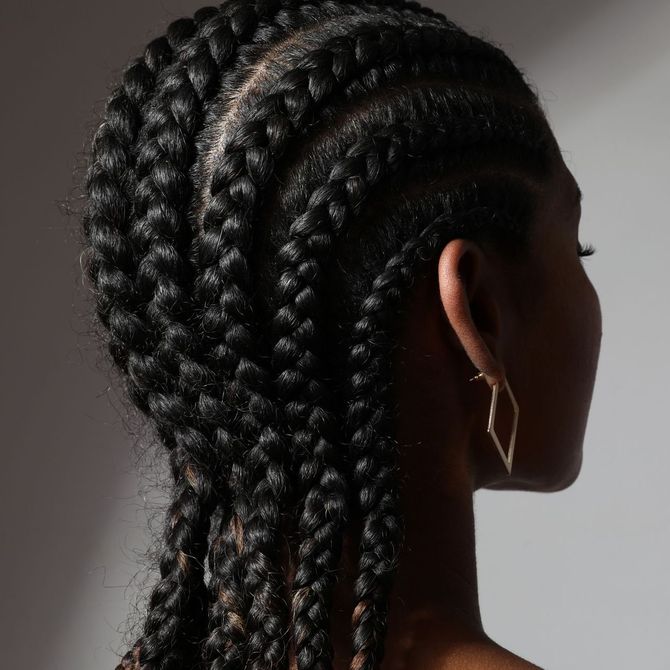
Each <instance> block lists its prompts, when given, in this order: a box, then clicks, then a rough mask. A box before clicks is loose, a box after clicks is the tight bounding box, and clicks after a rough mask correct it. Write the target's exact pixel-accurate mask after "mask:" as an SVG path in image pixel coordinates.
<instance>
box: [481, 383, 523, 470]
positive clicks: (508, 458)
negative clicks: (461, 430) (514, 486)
mask: <svg viewBox="0 0 670 670" xmlns="http://www.w3.org/2000/svg"><path fill="white" fill-rule="evenodd" d="M475 379H484V373H483V372H480V373H479V374H478V375H475V376H474V377H471V378H470V379H469V381H473V380H475ZM505 388H506V389H507V392H508V393H509V397H510V400H511V401H512V407H514V421H513V423H512V435H511V437H510V441H509V446H508V447H507V454H505V450H504V449H503V448H502V445H501V444H500V440H499V438H498V435H497V433H496V431H495V420H496V409H497V407H498V391H499V384H498V382H494V384H493V386H492V387H491V408H490V410H489V423H488V426H487V428H486V432H487V433H488V434H489V435H490V436H491V439H492V440H493V443H494V444H495V445H496V447H497V449H498V453H499V454H500V457H501V458H502V460H503V463H504V464H505V467H506V468H507V474H508V475H511V474H512V460H513V458H514V443H515V441H516V426H517V423H518V422H519V405H518V404H517V402H516V398H515V397H514V394H513V393H512V389H511V387H510V385H509V381H508V380H507V379H505Z"/></svg>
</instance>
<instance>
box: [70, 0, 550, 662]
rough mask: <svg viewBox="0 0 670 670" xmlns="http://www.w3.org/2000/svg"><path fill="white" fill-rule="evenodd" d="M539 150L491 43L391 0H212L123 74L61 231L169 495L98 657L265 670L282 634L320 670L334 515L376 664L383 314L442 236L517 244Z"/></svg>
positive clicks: (381, 591) (389, 509) (392, 490)
mask: <svg viewBox="0 0 670 670" xmlns="http://www.w3.org/2000/svg"><path fill="white" fill-rule="evenodd" d="M555 151H556V145H555V141H554V139H553V136H552V134H551V132H550V130H549V128H548V125H547V122H546V119H545V116H544V114H543V112H542V110H541V108H540V105H539V103H538V99H537V96H536V94H535V93H534V91H533V90H532V88H531V86H530V85H529V84H528V83H527V82H526V80H525V78H524V76H523V74H522V73H521V72H520V71H519V70H518V68H517V67H516V66H515V65H514V64H513V63H512V62H511V61H510V59H509V58H508V57H507V56H506V55H505V54H504V53H503V52H502V51H501V50H500V49H499V48H497V47H496V46H494V45H492V44H490V43H487V42H486V41H484V40H482V39H480V38H476V37H473V36H471V35H469V34H467V33H466V32H464V31H463V30H462V29H461V28H459V27H458V26H456V25H454V24H453V23H451V22H450V21H448V20H447V19H446V18H445V17H444V16H443V15H441V14H439V13H437V12H434V11H432V10H429V9H427V8H424V7H421V6H420V5H418V4H417V3H414V2H400V1H397V0H394V1H392V2H381V1H379V2H355V3H354V2H351V3H345V2H337V1H334V0H327V1H324V2H312V3H308V2H299V1H298V0H264V1H261V0H259V1H257V2H251V1H249V0H237V1H234V2H225V3H224V4H222V5H221V6H219V7H206V8H203V9H201V10H199V11H198V12H196V13H195V14H194V16H193V18H189V19H180V20H178V21H175V22H173V23H172V24H171V25H170V26H169V27H168V28H167V30H166V33H165V35H164V36H162V37H160V38H158V39H156V40H154V41H153V42H151V43H150V44H149V45H148V46H147V48H146V50H145V52H144V54H143V55H142V56H141V57H140V58H138V59H137V60H135V61H133V62H132V63H131V64H130V65H129V66H128V68H127V69H126V70H125V71H124V74H123V76H122V78H121V81H120V83H119V85H118V87H117V88H116V90H115V91H114V92H113V93H112V95H111V96H110V98H109V100H108V104H107V107H106V110H105V114H104V118H103V119H102V121H101V123H100V126H99V128H98V129H97V132H96V134H95V137H94V139H93V143H92V148H91V161H90V167H89V170H88V175H87V180H86V189H87V205H86V210H85V213H84V217H83V221H82V223H83V226H82V230H83V232H84V243H85V245H86V251H87V259H88V261H87V273H88V276H89V277H90V280H91V281H92V284H93V287H94V292H95V296H96V310H97V315H98V318H99V320H100V323H101V324H102V326H103V327H104V328H105V331H106V332H107V333H108V342H109V351H110V354H111V356H112V358H113V361H114V363H115V365H116V366H117V367H118V370H119V372H120V373H121V374H122V376H123V378H124V381H125V384H126V386H125V388H126V389H127V392H128V395H129V398H130V399H131V400H132V402H133V403H134V404H135V405H136V406H137V407H138V408H139V409H140V410H141V411H142V412H143V413H145V414H146V415H147V417H148V418H149V419H150V420H151V421H152V424H153V425H154V426H155V429H156V431H157V434H158V435H159V436H160V439H161V441H162V443H163V444H164V445H165V448H166V450H167V452H168V455H169V460H170V467H171V472H172V475H173V477H174V490H173V492H172V496H173V499H172V502H171V505H170V509H169V510H168V515H167V520H166V528H165V537H164V543H163V550H162V556H161V561H160V579H159V581H158V582H157V584H156V585H155V587H154V589H153V591H152V594H151V597H150V599H149V606H148V612H147V616H146V620H145V621H144V622H143V631H142V633H141V635H140V636H139V639H138V640H137V643H136V644H135V645H134V647H133V649H132V650H131V651H129V652H128V654H127V655H126V656H125V658H124V659H123V661H122V663H121V665H120V666H119V667H120V668H133V669H138V668H142V670H148V669H149V668H151V669H152V670H153V669H159V668H160V669H161V670H167V669H168V668H170V669H172V668H187V667H188V668H191V667H208V668H210V667H211V668H214V669H216V670H222V669H224V668H225V669H226V670H228V669H229V668H243V667H247V666H246V665H245V664H249V667H252V668H257V669H258V670H260V669H261V668H279V667H285V666H286V663H287V652H288V645H289V643H290V644H291V647H292V653H294V654H295V659H296V667H297V668H298V669H299V670H308V669H313V668H319V669H325V668H329V667H332V662H333V659H332V647H331V645H330V641H329V637H328V621H329V608H330V602H331V594H332V588H333V585H334V583H335V580H336V579H337V569H338V562H339V559H340V554H341V546H342V537H343V534H344V533H345V531H346V529H347V528H349V527H351V524H353V523H357V524H358V525H357V528H359V529H360V538H358V539H359V548H360V557H359V567H358V570H359V576H358V579H357V580H356V586H355V592H354V594H353V602H354V607H353V611H352V645H353V646H352V659H351V667H352V668H356V670H362V669H365V670H372V669H373V668H375V667H378V666H379V664H380V663H381V660H382V658H383V653H384V652H383V650H384V635H385V631H386V620H387V613H388V595H389V590H390V588H391V584H392V578H393V573H394V571H395V569H396V567H397V558H398V550H399V545H400V544H401V541H402V533H403V529H402V518H401V515H400V514H399V509H398V497H399V484H398V472H397V471H396V467H395V461H394V449H395V442H394V436H393V431H392V429H391V427H392V409H393V405H392V400H391V390H392V376H391V374H390V372H391V371H390V366H389V364H388V363H389V360H390V351H391V349H392V347H393V346H394V336H395V334H396V332H397V327H398V324H399V323H400V322H401V317H402V313H403V307H404V305H405V304H406V299H407V298H408V296H410V295H411V292H410V288H411V286H412V284H413V283H414V282H415V281H416V278H417V277H418V276H419V275H421V274H422V273H425V272H429V271H431V269H432V268H434V263H435V260H436V257H437V254H438V253H439V251H440V250H441V249H442V248H443V247H444V245H445V244H446V242H448V241H449V240H450V239H452V238H454V237H456V236H461V237H468V238H471V239H473V240H475V241H477V242H478V243H480V244H482V245H490V246H491V247H492V248H495V249H497V250H500V252H502V253H505V254H509V255H510V257H518V256H520V255H522V254H523V253H524V252H525V251H526V242H527V238H528V232H529V229H530V225H531V223H532V218H533V208H534V202H535V197H536V193H537V190H538V188H539V186H540V185H541V184H542V182H543V180H544V179H545V178H546V177H547V175H548V174H549V172H550V169H551V166H552V160H553V157H554V152H555ZM287 541H288V542H289V546H290V547H295V555H291V560H290V561H289V560H287V555H286V552H285V545H286V543H287ZM289 633H290V634H289Z"/></svg>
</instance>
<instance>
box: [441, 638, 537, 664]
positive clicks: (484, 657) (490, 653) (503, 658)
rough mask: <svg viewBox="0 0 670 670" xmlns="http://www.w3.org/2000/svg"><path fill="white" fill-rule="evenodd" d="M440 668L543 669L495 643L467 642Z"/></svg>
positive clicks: (449, 656)
mask: <svg viewBox="0 0 670 670" xmlns="http://www.w3.org/2000/svg"><path fill="white" fill-rule="evenodd" d="M441 670H544V668H543V667H542V666H540V665H536V664H535V663H531V662H530V661H528V660H526V659H525V658H522V657H521V656H518V655H517V654H514V653H512V652H511V651H509V650H508V649H505V648H504V647H501V646H500V645H498V644H495V643H491V642H489V643H483V644H477V643H474V644H467V645H464V646H462V647H460V648H459V649H454V650H453V651H452V652H451V653H449V654H448V656H447V658H445V659H444V664H443V665H442V667H441Z"/></svg>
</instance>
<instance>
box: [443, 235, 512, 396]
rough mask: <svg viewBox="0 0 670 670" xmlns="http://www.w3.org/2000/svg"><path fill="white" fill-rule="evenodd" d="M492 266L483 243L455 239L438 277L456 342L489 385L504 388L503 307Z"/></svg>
mask: <svg viewBox="0 0 670 670" xmlns="http://www.w3.org/2000/svg"><path fill="white" fill-rule="evenodd" d="M491 270H492V268H491V266H490V263H489V261H488V259H487V258H486V256H485V255H484V253H483V252H482V250H481V249H480V247H479V246H477V245H476V244H475V243H474V242H472V241H470V240H465V239H460V238H459V239H455V240H451V241H450V242H449V243H448V244H447V245H446V246H445V247H444V249H443V250H442V253H441V254H440V258H439V261H438V281H439V288H440V300H441V303H442V308H443V309H444V313H445V315H446V316H447V318H448V320H449V323H450V324H451V327H452V329H453V333H454V335H455V338H454V342H453V343H454V344H455V346H457V347H461V348H463V349H464V350H465V353H466V354H467V355H468V357H469V358H470V360H471V361H472V364H473V365H474V366H475V367H476V368H477V369H478V370H480V371H482V372H483V373H484V376H485V379H486V381H487V383H488V384H489V386H492V385H493V383H494V382H498V383H499V384H500V387H501V388H502V386H503V384H504V380H505V370H504V367H503V364H502V362H501V360H500V357H499V353H500V351H501V348H502V347H501V342H500V334H501V314H502V310H501V308H500V305H499V303H498V301H497V298H496V295H495V291H494V290H493V289H494V284H493V281H492V280H493V279H494V276H493V273H492V271H491ZM474 374H475V373H474V372H473V376H474Z"/></svg>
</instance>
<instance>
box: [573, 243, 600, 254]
mask: <svg viewBox="0 0 670 670" xmlns="http://www.w3.org/2000/svg"><path fill="white" fill-rule="evenodd" d="M595 253H596V248H595V247H594V246H593V245H592V244H587V245H585V246H582V244H581V243H580V242H577V255H578V256H592V255H593V254H595Z"/></svg>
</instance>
